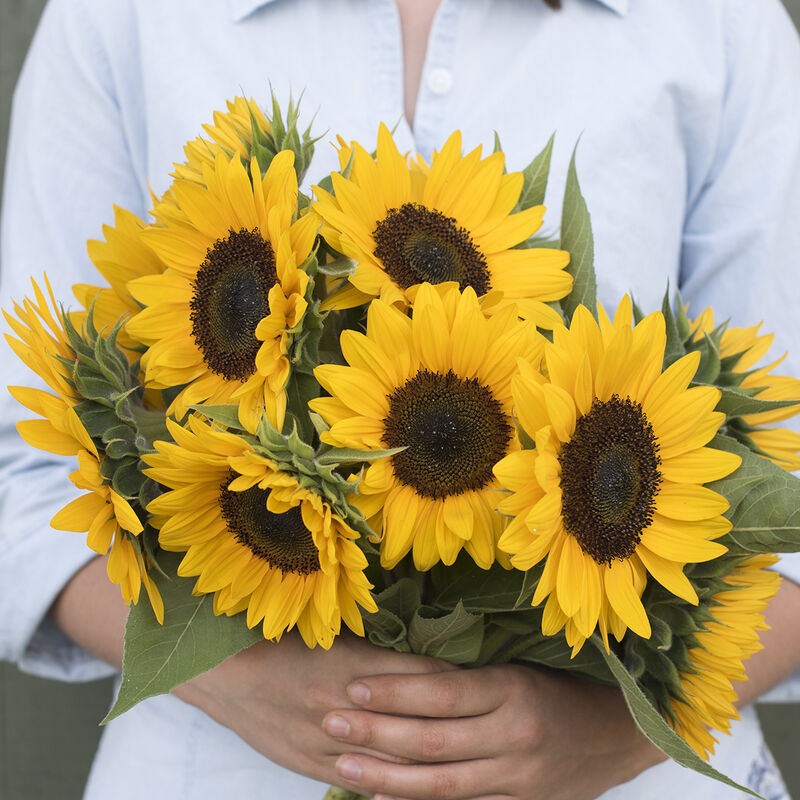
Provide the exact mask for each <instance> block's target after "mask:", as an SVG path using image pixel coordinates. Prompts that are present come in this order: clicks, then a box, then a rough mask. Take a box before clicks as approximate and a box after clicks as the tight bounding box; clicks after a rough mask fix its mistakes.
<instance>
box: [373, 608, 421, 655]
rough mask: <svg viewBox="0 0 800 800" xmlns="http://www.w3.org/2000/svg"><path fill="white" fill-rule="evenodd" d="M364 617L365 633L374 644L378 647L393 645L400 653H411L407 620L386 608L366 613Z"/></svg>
mask: <svg viewBox="0 0 800 800" xmlns="http://www.w3.org/2000/svg"><path fill="white" fill-rule="evenodd" d="M362 616H363V618H364V633H366V635H367V638H368V639H369V640H370V641H371V642H372V644H374V645H377V646H378V647H391V648H393V649H394V650H397V651H398V652H400V653H410V652H411V647H410V646H409V644H408V628H407V627H406V624H405V622H403V620H401V619H400V617H398V616H397V614H393V613H392V612H391V611H388V610H387V609H385V608H378V610H377V611H375V612H373V613H371V614H366V613H363V611H362Z"/></svg>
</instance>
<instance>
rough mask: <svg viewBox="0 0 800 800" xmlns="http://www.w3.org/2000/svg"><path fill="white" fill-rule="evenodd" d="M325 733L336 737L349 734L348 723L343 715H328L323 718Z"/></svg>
mask: <svg viewBox="0 0 800 800" xmlns="http://www.w3.org/2000/svg"><path fill="white" fill-rule="evenodd" d="M325 733H327V734H328V736H333V737H334V738H336V739H344V738H345V736H349V735H350V723H349V722H348V721H347V720H346V719H345V718H344V717H328V719H326V720H325Z"/></svg>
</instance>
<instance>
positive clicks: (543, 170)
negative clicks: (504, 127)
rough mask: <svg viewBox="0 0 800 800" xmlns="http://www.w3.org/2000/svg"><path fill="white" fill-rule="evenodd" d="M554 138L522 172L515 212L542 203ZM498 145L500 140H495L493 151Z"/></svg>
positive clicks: (553, 136) (551, 138)
mask: <svg viewBox="0 0 800 800" xmlns="http://www.w3.org/2000/svg"><path fill="white" fill-rule="evenodd" d="M495 137H497V134H495ZM555 138H556V135H555V134H553V135H552V136H551V137H550V139H549V141H548V142H547V144H546V145H545V146H544V150H542V152H541V153H539V155H538V156H536V158H534V159H533V161H531V163H530V164H528V166H527V167H525V169H524V170H522V179H523V180H522V192H521V194H520V196H519V200H517V205H516V208H515V211H524V210H525V209H526V208H531V207H532V206H540V205H541V204H542V203H544V195H545V192H546V190H547V178H548V176H549V175H550V157H551V156H552V155H553V142H554V141H555ZM499 144H500V140H499V139H497V138H495V149H497V148H498V146H499Z"/></svg>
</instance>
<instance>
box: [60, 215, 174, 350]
mask: <svg viewBox="0 0 800 800" xmlns="http://www.w3.org/2000/svg"><path fill="white" fill-rule="evenodd" d="M145 227H146V224H145V223H144V222H143V221H142V220H140V219H139V217H137V216H136V214H133V213H131V212H130V211H126V210H125V209H124V208H119V207H118V206H115V207H114V225H113V226H111V225H104V226H103V235H104V236H105V241H104V242H103V241H99V240H91V241H89V242H88V243H87V249H88V251H89V258H90V259H91V260H92V263H93V264H94V265H95V267H96V268H97V270H98V272H99V273H100V274H101V275H102V276H103V277H104V278H105V279H106V280H107V281H108V283H109V284H110V288H104V287H101V286H93V285H91V284H88V283H76V284H74V285H73V287H72V292H73V294H74V295H75V297H76V298H77V300H78V302H79V303H80V304H81V305H82V306H83V307H84V309H86V311H81V312H73V313H72V314H70V318H71V319H72V322H73V324H74V325H75V327H76V328H80V327H81V326H82V325H83V324H84V322H85V320H86V317H87V312H88V310H89V309H90V308H92V309H93V311H92V318H93V321H94V326H95V328H96V329H97V330H99V331H103V330H110V329H112V328H113V327H114V326H115V325H116V324H117V321H118V320H119V319H120V318H122V317H128V318H132V317H135V316H136V314H138V313H139V311H141V306H140V305H139V303H137V302H136V300H134V299H133V296H132V295H131V293H130V292H129V291H128V289H127V286H126V284H127V283H128V281H130V280H133V279H134V278H138V277H141V276H144V275H158V274H160V273H162V272H163V271H164V269H165V267H164V264H163V263H162V262H161V260H160V259H159V258H158V257H157V256H156V254H155V253H154V252H153V251H152V250H151V249H150V248H149V247H148V246H147V245H146V244H145V243H144V242H143V241H142V238H141V236H140V233H141V231H142V230H143V229H144V228H145ZM117 344H119V345H120V347H122V348H123V349H124V350H125V352H126V354H127V356H128V358H129V360H131V361H133V360H134V359H136V358H138V357H139V353H138V352H137V350H140V349H141V345H140V344H139V343H138V342H137V341H136V340H135V339H133V338H132V337H131V336H130V335H129V334H128V333H127V332H126V330H125V328H122V329H121V330H120V332H119V334H118V336H117Z"/></svg>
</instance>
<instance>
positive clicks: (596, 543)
mask: <svg viewBox="0 0 800 800" xmlns="http://www.w3.org/2000/svg"><path fill="white" fill-rule="evenodd" d="M558 460H559V462H560V463H561V490H562V501H561V504H562V516H563V519H564V527H565V528H566V530H567V532H569V533H571V534H572V535H573V536H574V537H575V538H576V539H577V540H578V543H579V544H580V546H581V548H582V549H583V551H584V552H585V553H588V554H589V555H590V556H591V557H592V558H593V559H594V560H595V561H596V562H597V563H598V564H610V563H611V561H612V560H613V559H615V558H619V559H625V558H630V556H632V555H633V553H634V552H635V551H636V546H637V545H638V544H639V542H640V541H641V537H642V531H643V530H644V529H645V528H646V527H647V526H648V525H649V524H650V523H651V522H652V520H653V510H654V508H655V497H656V495H657V493H658V487H659V485H660V483H661V473H660V472H659V469H658V468H659V465H660V464H661V457H660V456H659V454H658V442H657V441H656V439H655V435H654V434H653V427H652V425H651V424H650V423H649V422H648V421H647V418H646V417H645V415H644V412H643V411H642V407H641V405H639V403H635V402H633V401H632V400H630V399H629V398H625V399H624V400H623V399H620V398H619V397H617V396H616V395H614V396H613V397H612V398H611V399H610V400H608V401H606V402H601V401H599V400H595V401H594V403H593V404H592V407H591V409H590V411H589V413H588V414H586V415H585V416H583V417H580V418H579V419H578V420H577V422H576V424H575V432H574V433H573V435H572V438H571V439H570V440H569V441H568V442H566V443H565V444H564V445H563V446H562V448H561V453H560V454H559V457H558Z"/></svg>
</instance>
